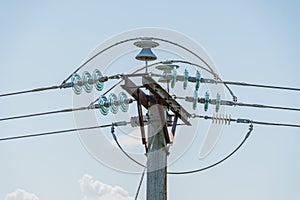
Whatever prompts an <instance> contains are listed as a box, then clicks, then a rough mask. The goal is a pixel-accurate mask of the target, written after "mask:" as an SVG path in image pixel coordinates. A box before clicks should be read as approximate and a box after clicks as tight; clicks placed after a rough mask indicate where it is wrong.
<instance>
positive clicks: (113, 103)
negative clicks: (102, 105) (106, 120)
mask: <svg viewBox="0 0 300 200" xmlns="http://www.w3.org/2000/svg"><path fill="white" fill-rule="evenodd" d="M108 101H109V104H110V111H111V112H112V113H113V114H117V112H118V110H119V103H118V97H117V95H115V94H114V93H111V94H110V95H109V97H108Z"/></svg>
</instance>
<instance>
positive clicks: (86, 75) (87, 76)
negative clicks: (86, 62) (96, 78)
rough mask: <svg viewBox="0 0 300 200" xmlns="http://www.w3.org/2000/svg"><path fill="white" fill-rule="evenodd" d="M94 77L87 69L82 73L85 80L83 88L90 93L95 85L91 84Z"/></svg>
mask: <svg viewBox="0 0 300 200" xmlns="http://www.w3.org/2000/svg"><path fill="white" fill-rule="evenodd" d="M91 79H92V76H91V74H90V73H89V72H87V71H85V72H83V74H82V81H83V89H84V90H85V91H86V92H87V93H90V92H91V91H92V90H93V85H92V84H90V82H89V81H90V80H91Z"/></svg>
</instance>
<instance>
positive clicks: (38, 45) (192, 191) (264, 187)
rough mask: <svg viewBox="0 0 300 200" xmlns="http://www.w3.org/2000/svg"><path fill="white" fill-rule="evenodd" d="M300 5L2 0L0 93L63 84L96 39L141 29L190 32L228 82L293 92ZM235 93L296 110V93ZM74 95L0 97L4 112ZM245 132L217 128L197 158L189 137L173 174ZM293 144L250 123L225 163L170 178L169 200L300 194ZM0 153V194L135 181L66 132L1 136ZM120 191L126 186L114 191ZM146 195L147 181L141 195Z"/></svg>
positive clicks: (283, 133) (53, 105)
mask: <svg viewBox="0 0 300 200" xmlns="http://www.w3.org/2000/svg"><path fill="white" fill-rule="evenodd" d="M299 8H300V3H299V2H297V1H285V2H282V1H219V2H212V1H180V2H174V1H164V2H162V1H151V2H144V3H143V2H141V1H130V2H128V1H120V2H118V1H105V2H100V1H47V2H42V1H23V2H21V1H7V2H4V1H1V2H0V26H1V32H0V36H1V37H0V44H1V45H0V55H1V59H0V66H1V71H2V76H1V80H0V83H1V87H0V93H6V92H10V91H18V90H23V89H30V88H35V87H40V86H48V85H56V84H59V83H60V82H61V81H62V80H63V79H64V78H66V77H67V76H68V75H69V74H70V73H71V72H72V71H73V70H74V69H75V68H76V67H77V66H78V65H80V63H82V62H83V60H84V59H85V58H86V57H87V56H88V54H89V53H90V52H91V51H92V50H93V49H94V48H95V47H96V46H97V45H98V44H100V43H102V42H103V41H105V40H106V39H108V38H110V37H111V36H113V35H116V34H119V33H120V32H124V31H127V30H131V29H134V28H141V27H161V28H168V29H173V30H176V31H179V32H181V33H183V34H185V35H187V36H189V37H191V38H193V39H194V40H195V41H197V42H198V43H199V44H201V45H202V47H203V48H204V49H206V51H207V53H208V54H209V55H210V57H211V58H212V60H213V61H214V63H215V65H216V67H217V68H218V70H219V73H220V76H221V77H222V78H223V79H224V80H235V81H245V82H253V83H265V84H273V85H283V86H290V87H299V85H300V79H299V77H298V74H299V72H300V71H299V64H300V61H299V56H298V53H299V52H300V49H299V48H300V39H299V35H300V29H299V20H300V14H299ZM233 89H234V91H235V93H236V94H237V96H238V99H239V101H242V102H250V103H264V104H270V105H282V106H290V107H300V102H299V93H296V92H287V91H274V90H264V89H253V88H252V89H251V88H238V87H233ZM72 95H73V94H72V91H71V90H61V91H50V92H45V93H36V94H27V95H20V96H13V97H6V98H1V99H0V110H1V113H0V117H1V118H2V117H6V116H13V115H18V114H26V113H33V112H41V111H47V110H55V109H60V108H69V107H72V106H73V101H72ZM227 112H229V113H230V114H231V115H232V116H233V117H236V118H238V117H241V118H243V117H244V118H250V119H256V120H261V121H275V122H289V123H295V124H300V121H299V114H298V113H295V112H284V111H274V110H258V109H250V108H239V107H236V108H232V109H228V110H227ZM75 125H76V124H75V122H74V120H73V115H72V114H60V115H52V116H45V117H38V118H30V119H24V120H15V121H9V122H1V125H0V134H1V137H5V136H13V135H18V134H23V133H33V132H42V131H51V130H59V129H67V128H73V127H75ZM247 129H248V126H247V125H236V124H233V125H231V126H226V127H224V129H223V134H222V137H221V138H220V141H219V143H218V145H217V146H216V148H215V149H214V151H213V152H212V154H211V155H210V156H209V157H207V158H206V159H204V160H197V159H195V158H196V157H197V155H198V151H199V146H197V145H199V143H197V142H195V143H194V145H193V146H192V147H191V148H190V149H189V151H188V152H187V153H186V155H185V156H184V157H183V158H182V159H181V160H179V161H178V162H177V163H176V164H175V165H174V166H171V169H172V170H184V169H193V168H197V167H201V166H206V165H208V164H210V163H212V162H214V161H216V160H218V159H220V158H222V157H223V156H224V155H226V154H227V153H228V152H230V151H231V150H232V149H233V148H234V147H235V146H236V145H237V144H238V143H239V142H240V141H241V140H242V138H243V137H244V134H245V133H246V131H247ZM107 131H109V129H108V130H107ZM199 135H200V136H201V133H199ZM200 136H199V137H200ZM201 137H203V136H201ZM201 137H200V139H201ZM299 139H300V135H299V130H298V129H295V128H278V127H260V126H254V132H253V134H252V135H251V137H250V138H249V140H248V141H247V142H246V144H245V146H243V148H242V149H241V150H240V151H239V152H238V153H237V154H236V155H234V156H233V157H232V158H231V159H229V160H228V161H226V162H225V163H223V164H221V165H219V166H218V167H216V168H213V169H211V170H208V171H206V172H203V173H199V174H195V175H188V176H169V177H168V197H169V199H183V198H187V199H195V198H203V199H204V198H205V199H212V200H214V199H220V198H223V199H241V198H243V199H246V200H247V199H278V200H279V199H289V200H293V199H297V198H298V197H299V195H300V193H299V188H298V185H299V180H300V175H299V173H298V169H299V167H300V159H299V156H298V152H299V150H300V148H299V141H300V140H299ZM200 144H201V141H200ZM0 159H1V168H0V177H1V180H0V198H2V199H4V198H5V196H6V195H7V194H8V193H11V192H13V191H17V189H23V190H25V191H27V192H30V193H33V194H35V195H36V197H38V198H39V199H43V200H50V199H59V200H60V199H83V198H84V195H86V196H85V197H87V199H89V198H91V196H87V195H88V194H89V195H91V193H93V192H94V191H91V190H88V189H86V187H83V185H84V184H83V183H87V184H88V186H87V187H90V188H93V187H96V186H99V185H100V186H101V187H106V186H107V187H106V188H109V189H108V191H118V192H120V194H124V191H127V192H128V194H125V195H124V198H125V199H126V198H127V196H129V197H132V196H134V194H135V192H136V188H137V185H138V181H139V177H140V176H139V175H138V174H136V175H133V174H126V173H120V172H118V171H115V170H111V169H110V168H108V167H106V166H103V165H102V164H100V163H99V162H97V161H95V160H94V159H93V158H92V157H91V156H90V155H89V154H88V153H87V152H86V151H85V149H84V148H83V146H82V145H81V143H80V141H79V139H78V136H77V135H76V134H74V133H71V134H65V135H58V136H50V137H40V138H32V139H24V140H15V141H9V142H1V143H0ZM84 181H87V182H84ZM80 184H81V185H80ZM95 185H96V186H95ZM100 186H99V187H100ZM116 186H119V187H122V188H123V189H122V190H121V189H115V190H114V189H113V188H114V187H115V188H119V187H116ZM123 190H124V191H123ZM144 191H145V186H144V185H143V187H142V192H141V199H144ZM93 194H94V193H93ZM107 195H110V193H109V192H108V194H107ZM111 195H113V194H111ZM92 197H94V196H92ZM97 198H98V197H97ZM101 198H102V199H105V198H107V197H103V196H102V197H99V198H98V199H101Z"/></svg>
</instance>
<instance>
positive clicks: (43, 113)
mask: <svg viewBox="0 0 300 200" xmlns="http://www.w3.org/2000/svg"><path fill="white" fill-rule="evenodd" d="M89 109H95V106H94V107H89V106H87V107H78V108H67V109H62V110H54V111H48V112H41V113H32V114H28V115H19V116H13V117H5V118H0V121H7V120H14V119H22V118H28V117H36V116H43V115H50V114H57V113H66V112H74V111H80V110H89Z"/></svg>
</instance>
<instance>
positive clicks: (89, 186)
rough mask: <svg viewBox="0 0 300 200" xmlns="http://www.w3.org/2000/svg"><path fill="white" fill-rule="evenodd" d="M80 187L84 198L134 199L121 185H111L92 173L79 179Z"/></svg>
mask: <svg viewBox="0 0 300 200" xmlns="http://www.w3.org/2000/svg"><path fill="white" fill-rule="evenodd" d="M79 184H80V189H81V191H82V193H83V198H82V200H132V199H133V197H130V196H129V194H128V192H127V191H126V190H124V189H123V188H122V187H120V186H111V185H107V184H104V183H102V182H100V181H98V180H94V179H93V177H92V176H90V175H87V174H85V175H83V176H82V178H81V179H80V180H79Z"/></svg>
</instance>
